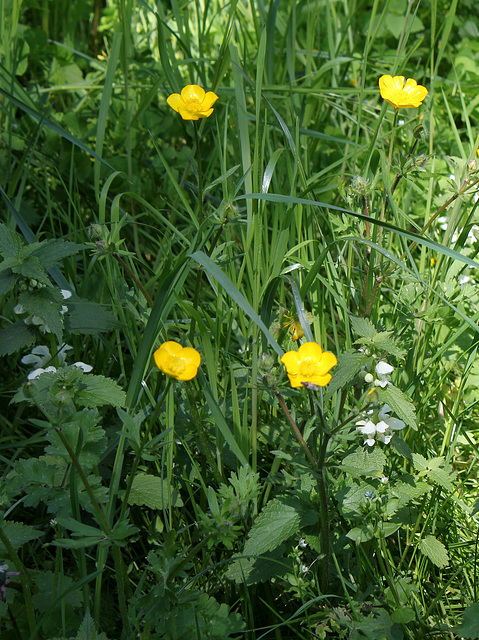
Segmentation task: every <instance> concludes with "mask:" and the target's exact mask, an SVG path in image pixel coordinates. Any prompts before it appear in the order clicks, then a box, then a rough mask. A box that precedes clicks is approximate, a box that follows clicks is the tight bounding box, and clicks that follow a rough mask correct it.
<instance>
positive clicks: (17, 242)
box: [0, 223, 25, 258]
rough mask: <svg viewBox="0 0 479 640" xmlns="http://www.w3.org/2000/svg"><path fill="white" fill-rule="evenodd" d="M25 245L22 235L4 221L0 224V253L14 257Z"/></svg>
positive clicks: (3, 255)
mask: <svg viewBox="0 0 479 640" xmlns="http://www.w3.org/2000/svg"><path fill="white" fill-rule="evenodd" d="M24 246H25V243H24V242H23V239H22V238H21V236H20V235H19V234H18V233H16V232H15V231H11V230H10V229H9V228H8V227H7V226H6V225H4V224H3V223H1V224H0V255H1V256H2V257H4V258H13V257H15V256H16V255H18V254H19V253H20V251H21V250H22V248H23V247H24Z"/></svg>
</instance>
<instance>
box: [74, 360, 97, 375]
mask: <svg viewBox="0 0 479 640" xmlns="http://www.w3.org/2000/svg"><path fill="white" fill-rule="evenodd" d="M73 366H74V367H78V368H79V369H82V371H83V373H90V371H91V370H92V369H93V367H92V366H91V365H89V364H85V363H84V362H74V363H73Z"/></svg>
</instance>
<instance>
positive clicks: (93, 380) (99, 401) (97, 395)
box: [44, 374, 126, 407]
mask: <svg viewBox="0 0 479 640" xmlns="http://www.w3.org/2000/svg"><path fill="white" fill-rule="evenodd" d="M44 375H45V374H44ZM125 398H126V396H125V392H124V391H123V389H122V388H121V387H120V386H119V385H118V384H117V383H116V382H115V381H114V380H112V379H111V378H105V377H104V376H94V375H91V374H85V375H84V376H83V377H82V384H81V388H80V389H79V391H78V392H77V393H76V394H75V401H76V402H77V403H79V404H81V405H83V406H85V407H100V406H102V405H105V404H109V405H111V406H112V407H119V406H122V405H124V404H125Z"/></svg>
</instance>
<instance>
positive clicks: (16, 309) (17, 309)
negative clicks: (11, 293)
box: [13, 304, 25, 316]
mask: <svg viewBox="0 0 479 640" xmlns="http://www.w3.org/2000/svg"><path fill="white" fill-rule="evenodd" d="M24 311H25V310H24V308H23V306H22V305H21V304H17V305H16V306H15V307H13V313H16V314H17V316H20V315H21V314H22V313H23V312H24Z"/></svg>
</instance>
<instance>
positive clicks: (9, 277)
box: [0, 265, 17, 295]
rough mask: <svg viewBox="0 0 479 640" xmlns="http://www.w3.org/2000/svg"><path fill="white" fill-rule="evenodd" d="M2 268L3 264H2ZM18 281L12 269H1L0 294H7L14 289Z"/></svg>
mask: <svg viewBox="0 0 479 640" xmlns="http://www.w3.org/2000/svg"><path fill="white" fill-rule="evenodd" d="M0 269H1V265H0ZM16 282H17V278H16V277H15V276H14V275H13V273H12V271H11V270H10V269H8V270H5V271H0V295H5V294H6V293H8V292H9V291H11V290H12V289H13V287H14V286H15V283H16Z"/></svg>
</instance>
